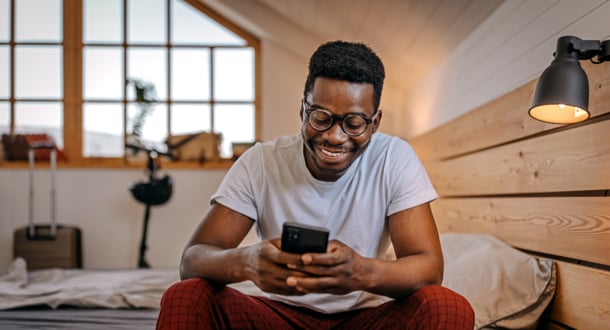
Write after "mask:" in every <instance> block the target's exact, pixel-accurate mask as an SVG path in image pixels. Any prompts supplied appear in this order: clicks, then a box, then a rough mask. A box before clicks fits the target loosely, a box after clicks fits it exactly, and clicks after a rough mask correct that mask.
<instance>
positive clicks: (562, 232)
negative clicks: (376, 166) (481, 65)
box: [409, 62, 610, 329]
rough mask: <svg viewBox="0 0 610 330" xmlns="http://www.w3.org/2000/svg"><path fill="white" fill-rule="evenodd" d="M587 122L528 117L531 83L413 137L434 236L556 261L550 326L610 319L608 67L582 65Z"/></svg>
mask: <svg viewBox="0 0 610 330" xmlns="http://www.w3.org/2000/svg"><path fill="white" fill-rule="evenodd" d="M581 64H582V65H583V69H584V70H585V71H586V72H587V75H588V77H589V88H590V93H589V94H590V99H589V108H590V111H591V114H592V118H591V119H589V120H587V121H585V122H583V123H579V124H573V125H564V126H561V125H553V124H545V123H541V122H538V121H536V120H534V119H532V118H530V117H529V115H528V114H527V110H528V109H529V107H530V104H531V99H532V95H533V92H534V89H535V84H536V81H531V82H529V83H527V84H525V85H523V86H521V87H519V88H517V89H516V90H514V91H512V92H510V93H508V94H506V95H504V96H502V97H499V98H497V99H495V100H493V101H491V102H489V103H487V104H485V105H483V106H481V107H479V108H477V109H474V110H473V111H471V112H469V113H467V114H465V115H463V116H461V117H459V118H457V119H455V120H453V121H451V122H449V123H447V124H445V125H443V126H441V127H439V128H437V129H435V130H433V131H430V132H428V133H426V134H424V135H421V136H418V137H416V138H414V139H411V140H410V141H409V142H410V143H411V145H412V146H413V147H414V149H415V150H416V152H417V153H418V155H419V156H420V158H421V159H422V161H423V162H424V165H425V166H426V169H427V170H428V173H429V175H430V177H431V179H432V181H433V183H434V185H435V187H436V189H437V191H438V193H439V196H440V198H439V199H438V200H437V201H435V202H433V203H432V209H433V212H434V216H435V218H436V220H437V223H438V227H439V231H441V232H471V233H488V234H492V235H495V236H496V237H498V238H500V239H502V240H504V241H506V242H508V243H509V244H511V245H513V246H515V247H517V248H519V249H522V250H525V251H527V252H530V253H532V254H535V255H539V256H545V257H551V258H553V259H554V260H556V264H557V271H558V287H557V292H556V295H555V299H554V301H553V304H552V307H551V309H550V320H549V321H548V322H549V323H548V325H547V328H549V329H550V328H552V329H564V328H576V329H603V328H606V327H607V326H608V324H610V198H609V197H608V191H609V190H610V63H603V64H592V63H589V62H582V63H581Z"/></svg>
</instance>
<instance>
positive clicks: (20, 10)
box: [15, 0, 62, 42]
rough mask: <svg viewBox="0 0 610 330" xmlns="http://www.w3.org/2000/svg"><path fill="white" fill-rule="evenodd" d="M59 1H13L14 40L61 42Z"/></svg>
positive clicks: (60, 9)
mask: <svg viewBox="0 0 610 330" xmlns="http://www.w3.org/2000/svg"><path fill="white" fill-rule="evenodd" d="M61 12H62V7H61V0H19V1H15V16H16V17H15V39H16V40H17V41H18V42H23V41H50V42H59V41H61V40H62V37H61V35H62V30H61V27H62V22H61V21H62V18H61V17H62V15H61Z"/></svg>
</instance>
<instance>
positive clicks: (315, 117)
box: [309, 109, 368, 136]
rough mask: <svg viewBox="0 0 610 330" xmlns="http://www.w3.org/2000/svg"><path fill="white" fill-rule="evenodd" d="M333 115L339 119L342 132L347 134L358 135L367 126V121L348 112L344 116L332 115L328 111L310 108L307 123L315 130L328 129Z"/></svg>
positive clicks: (332, 121)
mask: <svg viewBox="0 0 610 330" xmlns="http://www.w3.org/2000/svg"><path fill="white" fill-rule="evenodd" d="M335 117H337V119H340V120H341V128H342V129H343V132H345V134H348V135H352V136H354V135H360V134H362V133H364V131H365V130H366V127H367V126H368V123H367V121H366V120H365V119H364V118H362V117H361V116H359V115H353V114H349V115H346V116H345V117H342V118H341V117H339V116H333V115H332V114H331V113H329V112H328V111H324V110H319V109H318V110H312V111H310V112H309V124H310V125H311V126H312V127H313V128H314V129H316V130H319V131H324V130H327V129H329V128H330V127H331V126H332V125H333V123H334V121H335V119H336V118H335Z"/></svg>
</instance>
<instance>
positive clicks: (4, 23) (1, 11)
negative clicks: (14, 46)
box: [0, 0, 11, 41]
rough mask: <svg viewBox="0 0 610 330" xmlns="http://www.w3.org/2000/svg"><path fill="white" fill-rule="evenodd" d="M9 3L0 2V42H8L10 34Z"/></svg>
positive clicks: (5, 0) (0, 0)
mask: <svg viewBox="0 0 610 330" xmlns="http://www.w3.org/2000/svg"><path fill="white" fill-rule="evenodd" d="M10 12H11V11H10V1H9V0H0V41H8V38H9V36H10V34H9V33H8V29H9V26H10V24H11V21H10V19H11V16H10V15H9V14H8V13H10Z"/></svg>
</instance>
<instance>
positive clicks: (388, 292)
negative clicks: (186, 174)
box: [157, 41, 474, 329]
mask: <svg viewBox="0 0 610 330" xmlns="http://www.w3.org/2000/svg"><path fill="white" fill-rule="evenodd" d="M384 77H385V73H384V68H383V64H382V62H381V60H380V59H379V58H378V57H377V55H376V54H375V53H374V52H373V51H372V50H371V49H370V48H368V47H367V46H366V45H364V44H360V43H350V42H344V41H336V42H329V43H326V44H324V45H322V46H320V47H319V48H318V49H317V50H316V51H315V52H314V54H313V55H312V57H311V59H310V63H309V75H308V77H307V80H306V82H305V90H304V95H303V100H302V101H301V109H300V117H301V120H302V125H301V132H300V134H297V135H295V136H289V137H281V138H278V139H276V140H274V141H270V142H266V143H259V144H257V145H255V146H253V147H252V148H250V149H249V150H248V151H247V152H246V153H244V154H243V155H242V156H241V157H240V158H239V159H238V160H237V161H236V163H235V164H234V165H233V166H232V168H231V169H230V170H229V172H228V173H227V175H226V177H225V179H224V181H223V182H222V184H221V185H220V187H219V188H218V191H217V192H216V193H215V194H214V195H213V196H212V199H211V205H212V206H211V209H210V211H209V213H208V214H207V215H206V217H205V218H204V219H203V221H202V222H201V223H200V225H199V226H198V228H197V229H196V231H195V233H194V234H193V237H192V238H191V240H190V242H189V243H188V245H187V247H186V249H185V251H184V254H183V258H182V262H181V267H180V271H181V278H182V279H183V281H181V282H179V283H177V284H175V285H173V286H172V287H171V288H169V289H168V290H167V291H166V293H165V294H164V297H163V300H162V302H161V313H160V316H159V319H158V320H157V327H158V328H160V329H168V328H191V329H195V328H200V329H204V328H205V329H207V328H213V329H223V328H224V329H274V328H278V329H290V328H301V329H315V328H319V329H328V328H343V329H361V328H367V327H369V328H371V327H372V328H400V329H411V328H417V329H423V328H425V329H472V328H473V326H474V315H473V311H472V309H471V307H470V305H469V304H468V302H467V301H466V300H465V299H464V298H463V297H461V296H459V295H458V294H456V293H454V292H452V291H450V290H449V289H446V288H443V287H441V286H440V285H439V284H440V283H441V281H442V273H443V257H442V252H441V248H440V243H439V237H438V232H437V230H436V226H435V223H434V218H433V216H432V213H431V211H430V207H429V203H430V201H432V200H433V199H435V198H436V197H437V195H436V192H435V190H434V189H433V187H432V185H431V183H430V180H429V178H428V176H427V174H426V172H425V170H424V168H423V166H422V164H421V162H420V161H419V160H418V159H417V157H416V155H415V153H414V152H413V150H412V149H411V147H410V146H409V145H408V144H407V142H405V141H403V140H401V139H399V138H396V137H391V136H389V135H386V134H383V133H376V132H375V131H376V130H377V128H378V127H379V124H380V122H381V118H382V112H381V110H379V109H378V107H379V104H380V99H381V91H382V87H383V80H384ZM286 221H292V222H298V223H302V224H307V225H314V226H318V227H326V228H328V229H329V231H330V236H331V240H330V242H329V243H328V248H327V251H326V253H304V254H302V255H301V254H293V253H288V252H283V251H282V250H281V240H280V239H279V237H280V236H281V229H282V224H283V223H284V222H286ZM252 226H255V227H256V230H257V232H258V234H259V236H260V237H261V239H262V241H261V242H260V243H258V244H255V245H252V246H247V247H238V245H239V244H240V243H241V241H242V240H243V238H244V237H245V236H246V234H247V233H248V231H249V230H250V228H251V227H252ZM390 241H391V243H392V244H393V247H394V251H395V253H396V259H395V260H394V259H392V260H385V258H384V255H385V253H386V251H387V249H388V246H389V243H390ZM246 280H250V281H252V282H254V284H256V286H258V287H259V288H260V289H261V290H262V291H264V292H265V293H266V296H264V297H254V296H247V295H244V294H242V293H241V292H239V291H237V290H235V289H233V288H230V287H227V286H225V285H226V284H230V283H236V282H241V281H246Z"/></svg>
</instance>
